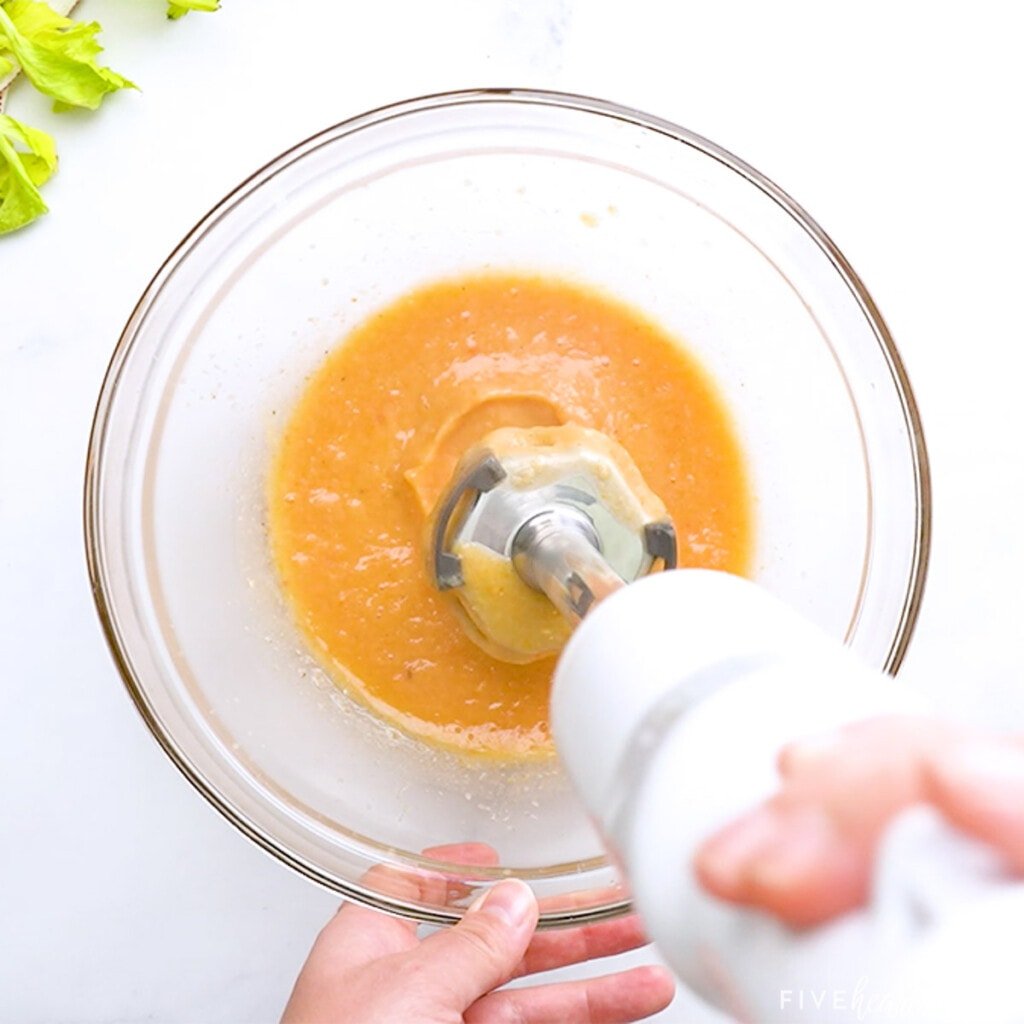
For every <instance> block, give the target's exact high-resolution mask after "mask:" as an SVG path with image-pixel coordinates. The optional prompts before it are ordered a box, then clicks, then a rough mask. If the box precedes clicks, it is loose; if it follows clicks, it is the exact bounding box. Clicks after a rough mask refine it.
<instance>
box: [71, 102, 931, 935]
mask: <svg viewBox="0 0 1024 1024" xmlns="http://www.w3.org/2000/svg"><path fill="white" fill-rule="evenodd" d="M482 268H493V269H501V270H515V269H523V270H527V271H535V272H536V271H540V272H545V273H551V274H553V275H559V276H562V277H567V278H570V279H573V280H577V281H582V282H585V283H589V284H592V285H596V286H598V287H601V288H605V289H607V290H608V291H610V292H612V293H613V294H615V295H617V296H619V297H620V298H622V299H624V300H626V301H627V302H630V303H632V304H634V305H636V306H637V307H639V308H641V309H643V310H645V311H647V313H648V314H650V315H651V316H652V317H654V318H655V319H656V320H657V321H659V322H660V323H661V324H662V325H663V326H665V327H666V328H668V329H669V330H670V331H673V332H675V333H676V334H677V335H678V337H680V338H681V339H683V340H684V342H685V344H686V345H687V346H688V347H689V349H690V350H691V351H692V352H694V353H696V355H697V356H698V357H699V358H700V359H701V360H702V361H703V362H704V364H705V366H706V367H707V368H708V369H709V371H710V372H711V373H712V374H713V375H714V376H715V378H716V379H717V380H718V382H719V385H720V388H721V392H722V394H723V396H724V399H725V401H726V402H727V404H728V405H729V407H730V408H731V410H732V413H733V415H734V417H735V421H736V423H737V425H738V428H739V431H740V433H741V436H742V438H743V442H744V444H745V445H746V449H747V452H748V454H749V465H750V472H751V478H752V481H753V487H754V491H755V495H756V514H757V547H756V558H755V565H754V571H753V575H754V578H755V579H757V580H758V581H760V582H762V583H763V584H764V585H766V586H767V587H769V588H770V589H771V590H773V591H775V592H776V593H777V594H779V595H780V596H782V597H783V598H784V599H786V600H787V601H789V602H790V603H791V604H792V605H794V606H795V607H796V608H797V609H799V610H800V611H801V612H803V613H804V614H805V615H807V616H809V617H810V618H812V619H814V620H815V621H817V622H818V623H820V624H821V625H822V626H824V627H825V628H826V629H827V630H829V631H831V632H832V633H834V634H835V635H837V636H841V637H844V638H845V639H846V641H847V642H848V643H849V645H850V646H851V647H853V648H854V649H855V650H856V651H857V652H859V654H860V655H861V656H862V658H863V659H864V660H865V661H867V662H868V663H870V664H871V665H873V666H875V667H877V668H880V669H886V670H889V671H895V669H896V668H897V667H898V665H899V663H900V660H901V658H902V656H903V653H904V651H905V649H906V646H907V643H908V641H909V639H910V634H911V631H912V629H913V625H914V620H915V617H916V614H917V608H918V604H919V601H920V598H921V589H922V585H923V581H924V575H925V565H926V561H927V551H928V523H929V494H928V475H927V461H926V456H925V448H924V442H923V438H922V434H921V428H920V423H919V420H918V416H917V412H916V409H915V405H914V400H913V396H912V394H911V391H910V387H909V384H908V382H907V378H906V374H905V373H904V370H903V367H902V366H901V364H900V359H899V356H898V354H897V352H896V349H895V347H894V346H893V343H892V339H891V338H890V336H889V333H888V331H887V329H886V327H885V324H884V323H883V322H882V319H881V317H880V316H879V314H878V311H877V310H876V308H875V306H874V304H873V302H872V301H871V298H870V296H869V295H868V294H867V292H866V291H865V289H864V287H863V285H862V284H861V282H860V280H859V279H858V278H857V276H856V274H855V273H854V272H853V270H852V269H851V268H850V266H849V265H848V263H847V262H846V260H845V259H844V258H843V256H842V254H841V253H840V252H839V251H838V250H837V249H836V247H835V246H834V245H833V244H832V242H831V241H830V240H829V239H828V237H827V236H826V235H825V234H824V233H823V232H822V231H821V229H820V228H819V227H818V226H817V225H816V224H815V223H814V222H813V221H812V220H811V218H810V217H809V216H808V215H807V214H806V213H805V212H804V211H803V210H801V209H800V207H799V206H797V204H796V203H794V202H793V200H791V199H790V198H789V197H788V196H787V195H786V194H785V193H783V192H782V191H781V190H779V189H778V188H777V187H776V186H775V185H773V184H772V183H771V182H770V181H768V180H766V179H765V178H764V177H763V176H762V175H760V174H759V173H758V172H757V171H755V170H754V169H753V168H751V167H749V166H748V165H746V164H744V163H743V162H742V161H741V160H739V159H737V158H736V157H734V156H732V155H731V154H729V153H727V152H725V151H723V150H722V149H720V148H719V147H717V146H715V145H713V144H712V143H710V142H708V141H706V140H705V139H702V138H699V137H697V136H695V135H693V134H692V133H690V132H687V131H685V130H684V129H682V128H679V127H677V126H675V125H672V124H669V123H667V122H664V121H661V120H658V119H657V118H653V117H650V116H648V115H645V114H641V113H639V112H637V111H633V110H627V109H624V108H622V107H618V106H615V105H613V104H610V103H605V102H600V101H597V100H591V99H585V98H582V97H577V96H566V95H560V94H555V93H540V92H526V91H514V90H513V91H509V90H492V91H475V92H463V93H450V94H446V95H441V96H432V97H427V98H424V99H419V100H414V101H411V102H408V103H403V104H399V105H397V106H392V107H387V108H384V109H381V110H377V111H374V112H372V113H369V114H365V115H363V116H361V117H357V118H354V119H353V120H350V121H346V122H344V123H343V124H339V125H336V126H335V127H333V128H330V129H328V130H326V131H324V132H322V133H320V134H319V135H316V136H314V137H313V138H311V139H308V140H307V141H305V142H302V143H300V144H299V145H297V146H295V147H294V148H293V149H291V150H289V151H288V152H287V153H284V154H283V155H282V156H280V157H278V158H277V159H276V160H274V161H273V162H272V163H270V164H268V165H267V166H266V167H264V168H263V169H262V170H260V171H258V172H257V173H256V174H254V175H253V176H252V177H251V178H249V180H248V181H246V182H244V183H243V184H242V185H240V186H239V187H238V188H237V189H236V190H235V191H234V192H232V193H231V194H230V195H229V196H228V197H227V198H225V199H224V200H223V201H222V202H221V203H220V204H219V205H218V206H217V207H216V208H215V209H213V210H212V211H211V212H210V213H209V214H207V216H206V217H204V218H203V220H202V221H200V223H199V224H198V225H197V226H196V227H195V228H194V229H193V230H192V231H191V232H190V233H189V234H188V236H187V237H186V238H185V239H184V241H183V242H182V243H181V244H180V245H179V246H178V248H177V249H176V250H175V251H174V252H173V253H172V254H171V256H170V257H169V258H168V260H167V261H166V263H165V264H164V265H163V266H162V267H161V268H160V270H159V271H158V272H157V274H156V276H155V277H154V278H153V280H152V282H151V283H150V285H149V287H148V288H147V289H146V291H145V293H144V295H143V296H142V298H141V299H140V301H139V303H138V306H137V307H136V309H135V311H134V312H133V313H132V315H131V318H130V319H129V321H128V324H127V326H126V327H125V330H124V333H123V335H122V337H121V339H120V342H119V344H118V346H117V350H116V352H115V354H114V357H113V360H112V362H111V365H110V369H109V372H108V374H107V378H106V381H105V382H104V385H103V390H102V393H101V395H100V399H99V405H98V408H97V412H96V420H95V425H94V430H93V435H92V440H91V445H90V451H89V459H88V468H87V479H86V496H85V501H86V516H85V521H86V542H87V549H88V559H89V568H90V572H91V575H92V583H93V588H94V592H95V595H96V602H97V606H98V609H99V614H100V617H101V619H102V621H103V625H104V628H105V630H106V633H107V637H108V639H109V642H110V645H111V647H112V649H113V652H114V655H115V658H116V660H117V664H118V667H119V669H120V671H121V674H122V676H123V678H124V681H125V684H126V686H127V687H128V690H129V692H130V694H131V696H132V699H133V700H134V701H135V703H136V705H137V707H138V708H139V711H140V712H141V713H142V715H143V717H144V719H145V720H146V723H147V725H148V726H149V728H150V729H151V730H152V732H153V734H154V736H155V737H156V738H157V740H158V741H159V742H160V744H161V746H162V747H163V748H164V750H165V751H166V752H167V754H168V755H169V756H170V757H171V758H172V760H173V761H174V762H175V763H176V764H177V765H178V767H179V768H180V769H181V771H182V772H183V773H184V774H185V776H186V777H187V778H188V779H189V781H191V782H192V784H193V785H194V786H195V787H196V789H198V790H199V791H200V792H201V793H202V794H203V795H204V796H205V797H206V798H207V799H208V800H209V801H210V802H211V803H212V804H213V805H214V806H215V807H216V808H217V809H218V810H219V811H220V812H221V813H222V814H224V816H225V817H227V818H228V819H229V820H230V821H232V822H233V823H234V824H235V825H236V826H237V827H238V828H239V829H241V830H242V831H243V832H245V833H246V834H247V835H248V836H250V837H251V838H252V839H253V840H255V841H256V842H258V843H259V844H260V845H261V846H263V847H264V848H265V849H267V850H268V851H270V852H271V853H273V854H274V855H275V856H276V857H278V858H279V859H280V860H282V861H283V862H285V863H286V864H289V865H291V866H292V867H293V868H295V869H297V870H298V871H300V872H302V873H303V874H305V875H307V876H308V877H310V878H312V879H315V880H316V881H318V882H321V883H323V884H324V885H327V886H329V887H331V888H333V889H335V890H337V891H339V892H341V893H344V894H345V895H346V896H348V897H351V898H353V899H356V900H359V901H361V902H363V903H366V904H369V905H373V906H377V907H380V908H383V909H386V910H389V911H391V912H393V913H397V914H401V915H405V916H408V917H410V918H415V919H419V920H426V921H432V922H435V923H447V922H452V921H455V920H457V919H458V917H459V916H460V914H461V913H462V910H463V908H464V907H465V906H467V905H468V903H469V902H470V901H472V900H473V899H474V897H475V896H476V895H477V893H478V892H479V891H480V889H481V887H485V886H487V885H488V884H490V883H491V882H493V881H494V880H496V879H499V878H501V877H504V876H507V875H510V874H514V875H517V876H519V877H521V878H523V879H525V880H526V881H528V882H529V883H530V884H532V885H533V886H534V888H535V889H536V891H537V893H538V896H539V897H540V898H541V899H542V900H543V901H544V903H543V906H544V913H543V916H542V923H543V924H545V925H559V924H567V923H582V922H584V921H588V920H596V919H600V918H602V917H607V916H611V915H613V914H616V913H619V912H622V911H623V910H625V909H626V908H627V907H628V905H629V900H628V893H627V892H626V891H625V889H624V887H623V886H622V885H620V883H619V879H618V878H617V875H616V872H615V870H614V869H613V867H612V866H611V865H610V864H609V863H608V861H607V860H606V859H605V858H604V856H603V853H602V848H601V844H600V842H599V838H598V836H597V834H596V832H595V830H594V829H593V827H592V826H591V824H590V823H589V821H588V820H587V818H586V816H585V814H584V813H583V812H582V810H581V809H580V807H579V805H578V803H577V801H576V799H575V797H574V795H573V793H572V791H571V789H570V787H569V785H568V783H567V781H566V779H565V778H564V776H563V775H562V773H561V771H560V769H559V767H558V765H557V764H556V763H552V764H547V765H536V764H534V765H521V766H509V765H502V764H500V763H497V762H484V761H471V760H464V759H460V758H459V757H458V756H457V755H454V754H449V753H445V752H441V751H436V750H432V749H428V748H426V747H424V746H422V745H420V744H419V743H417V742H415V741H413V740H410V739H408V738H407V737H405V736H404V735H402V734H399V733H397V732H396V731H395V730H393V729H391V728H389V727H388V726H386V725H385V724H383V723H382V722H380V721H378V720H376V719H374V718H373V717H372V716H370V715H368V714H367V713H366V712H365V711H363V710H362V709H361V708H359V707H357V706H355V705H354V704H353V703H352V702H351V701H349V700H348V699H347V698H346V697H345V696H344V695H343V694H341V693H340V692H339V691H338V690H337V689H336V687H334V686H333V685H332V684H331V682H330V681H329V680H328V679H327V678H326V677H325V675H324V674H323V672H322V671H321V670H320V668H319V667H318V666H317V664H316V662H315V661H314V660H313V659H312V658H311V657H310V655H309V653H308V652H307V650H306V649H305V646H304V643H303V641H302V639H301V638H300V636H299V634H298V632H297V630H296V629H295V628H294V626H293V624H292V621H291V619H290V616H289V612H288V610H287V608H286V606H285V604H284V602H283V600H282V597H281V595H280V593H279V592H278V588H277V584H276V581H275V578H274V574H273V570H272V566H271V562H270V558H269V555H268V545H267V539H266V536H265V528H266V511H265V497H264V491H265V473H266V468H267V465H268V459H269V455H270V452H271V450H272V448H273V446H274V443H275V438H276V436H277V433H278V431H279V429H280V427H281V424H282V421H283V420H285V419H286V417H287V416H288V413H289V411H290V408H291V407H292V405H293V403H294V402H295V400H296V398H297V396H298V395H299V393H300V392H301V390H302V387H303V384H304V382H305V380H306V379H307V378H308V376H309V374H310V373H311V372H312V371H313V370H314V369H315V368H316V367H317V365H318V364H319V363H320V361H321V360H322V359H323V357H324V355H325V354H326V352H327V351H328V350H329V349H330V348H331V347H332V346H334V345H335V344H337V342H338V341H339V340H340V339H341V338H342V337H343V336H344V335H345V333H346V331H348V330H349V329H350V328H351V327H352V326H353V325H355V324H356V323H357V322H359V321H360V320H361V319H362V318H364V317H365V316H367V315H368V314H369V313H370V312H371V311H373V310H374V309H375V308H378V307H380V306H381V305H383V304H386V303H387V302H389V301H390V300H392V299H393V298H394V297H396V296H397V295H398V294H400V293H402V292H405V291H407V290H408V289H410V288H412V287H414V286H416V285H418V284H421V283H424V282H427V281H431V280H434V279H437V278H441V277H444V276H448V275H453V274H459V273H461V272H465V271H469V270H479V269H482ZM685 628H686V624H685V623H680V632H681V636H683V637H685ZM463 841H475V842H481V843H486V844H488V845H489V846H491V847H493V848H494V849H495V850H496V851H497V859H498V863H497V864H496V865H492V866H481V867H475V868H468V867H465V866H460V865H459V864H457V863H452V862H450V861H449V860H446V859H445V857H446V856H447V855H446V854H437V855H433V856H431V855H424V854H422V853H421V852H420V851H422V850H423V849H424V848H428V847H434V846H437V845H440V844H448V843H459V842H463ZM372 869H377V870H372Z"/></svg>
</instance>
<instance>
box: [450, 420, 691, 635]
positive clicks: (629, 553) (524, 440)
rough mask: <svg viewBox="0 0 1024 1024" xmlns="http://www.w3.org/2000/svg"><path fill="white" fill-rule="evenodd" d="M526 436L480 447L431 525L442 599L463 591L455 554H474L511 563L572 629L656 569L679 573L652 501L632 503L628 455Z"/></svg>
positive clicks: (588, 435)
mask: <svg viewBox="0 0 1024 1024" xmlns="http://www.w3.org/2000/svg"><path fill="white" fill-rule="evenodd" d="M558 431H562V432H568V433H567V437H568V441H569V443H566V444H561V443H553V441H552V436H553V435H554V434H555V433H556V432H558ZM530 435H531V432H530V430H529V429H524V430H519V431H516V430H515V429H514V428H510V429H508V430H505V431H498V432H496V433H495V435H494V439H495V440H496V441H500V440H501V439H502V438H505V439H508V438H510V437H511V438H512V439H513V440H514V443H512V444H510V445H500V444H499V445H498V446H495V445H489V446H488V445H486V444H485V445H484V446H482V447H481V448H480V449H478V450H477V451H476V452H474V453H471V454H470V456H469V457H468V458H467V460H464V462H463V463H462V465H461V468H460V470H458V471H457V473H456V477H455V480H454V481H453V483H452V486H451V487H450V488H449V490H448V491H447V493H446V494H445V495H444V497H443V498H442V499H441V502H440V503H439V505H438V509H437V513H436V516H435V520H434V528H433V542H432V554H433V561H432V566H433V573H434V578H435V581H436V583H437V586H438V587H439V588H440V589H442V590H450V589H453V588H458V587H463V586H464V585H465V582H466V581H465V577H464V575H463V571H462V560H461V559H460V557H459V555H458V553H457V549H458V548H459V547H460V546H462V545H464V544H469V543H475V544H479V545H482V546H483V547H486V548H488V549H489V550H490V551H491V552H493V553H495V554H496V555H498V556H500V557H501V558H504V559H507V560H508V561H509V562H511V564H512V565H513V566H514V568H515V570H516V572H517V573H518V576H519V578H520V579H522V580H523V582H524V583H526V584H527V585H528V586H530V587H532V588H533V589H534V590H539V591H542V592H543V593H544V594H546V595H547V596H548V598H550V600H551V601H552V603H553V604H554V605H555V607H556V608H558V610H559V611H560V612H561V613H562V614H563V615H564V616H565V617H566V618H567V619H568V620H569V621H570V622H573V623H575V622H577V621H579V619H580V618H582V617H583V616H584V615H586V613H587V611H588V610H589V609H590V608H591V606H592V605H593V604H594V603H595V602H597V601H600V600H601V599H602V598H604V597H606V596H607V595H608V594H610V593H611V592H612V591H614V590H617V589H618V588H619V587H621V586H623V585H624V584H626V583H630V582H632V581H633V580H635V579H637V578H639V577H640V576H643V575H645V574H647V573H648V572H650V571H651V570H652V569H653V568H654V566H655V565H656V564H657V563H658V562H660V563H661V564H662V565H663V567H664V568H666V569H671V568H674V567H675V564H676V535H675V530H674V528H673V526H672V523H671V521H670V520H669V519H668V518H667V516H666V515H664V514H662V515H661V516H660V517H652V516H651V512H650V508H651V504H652V502H651V500H650V498H651V497H653V496H649V497H648V500H647V501H646V502H645V501H644V500H643V498H642V496H641V495H640V494H638V493H637V491H639V490H643V491H646V490H647V489H646V486H645V485H643V483H642V480H641V478H640V475H639V471H638V470H636V467H635V466H633V465H632V462H631V461H628V456H627V455H626V454H625V452H623V451H622V450H621V449H619V447H618V446H617V445H614V442H611V441H610V439H608V438H606V437H605V436H604V435H602V434H598V433H597V432H596V431H588V430H584V429H583V428H579V427H572V428H567V427H560V428H553V429H546V430H544V431H543V432H536V431H535V432H534V436H533V437H531V436H530ZM487 440H489V439H485V442H486V441H487ZM534 441H535V442H536V443H531V442H534ZM498 448H504V449H505V450H502V451H500V453H499V451H498ZM623 460H627V462H628V465H626V466H624V465H623ZM629 476H632V477H634V481H633V484H632V485H631V483H630V481H629V480H628V479H627V477H629ZM655 501H656V499H655ZM657 504H658V505H659V506H660V502H657ZM661 512H662V513H664V510H663V509H661Z"/></svg>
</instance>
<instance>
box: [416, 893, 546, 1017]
mask: <svg viewBox="0 0 1024 1024" xmlns="http://www.w3.org/2000/svg"><path fill="white" fill-rule="evenodd" d="M537 915H538V908H537V899H536V897H535V896H534V895H533V890H532V889H531V888H530V887H529V886H528V885H527V884H526V883H525V882H520V881H519V880H518V879H509V880H508V881H505V882H499V883H498V885H496V886H494V888H492V889H491V890H490V891H489V892H487V893H486V894H485V895H484V896H482V897H481V898H480V899H479V900H477V901H476V903H474V904H473V905H472V906H471V907H470V908H469V909H468V910H467V911H466V914H465V916H464V917H463V918H462V920H461V921H460V922H459V923H458V924H457V925H456V926H455V927H454V928H449V929H448V930H447V931H443V932H437V934H435V935H431V936H430V937H429V938H427V939H425V940H424V941H423V942H421V943H420V945H419V948H418V949H417V950H416V951H415V952H414V953H412V954H411V955H410V956H411V959H412V960H413V961H414V963H415V967H416V969H417V970H418V971H419V972H421V976H422V977H427V978H432V979H434V980H435V983H436V984H437V985H438V986H443V988H444V993H445V995H446V996H447V997H449V998H450V1000H451V1003H450V1005H451V1008H452V1009H455V1010H457V1011H458V1012H459V1013H461V1012H462V1011H463V1010H465V1009H466V1008H467V1007H468V1006H469V1005H470V1004H471V1003H474V1002H476V1000H477V999H479V998H480V997H481V996H482V995H484V994H485V993H487V992H490V991H491V990H492V989H495V988H497V987H498V986H499V985H502V984H504V983H505V982H506V981H508V979H509V978H510V977H512V974H513V972H514V971H515V969H516V967H517V966H518V965H519V961H520V960H522V958H523V954H524V953H525V952H526V947H527V946H529V944H530V939H532V938H533V931H534V928H536V926H537ZM455 1004H457V1005H455Z"/></svg>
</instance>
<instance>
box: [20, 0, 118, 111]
mask: <svg viewBox="0 0 1024 1024" xmlns="http://www.w3.org/2000/svg"><path fill="white" fill-rule="evenodd" d="M99 30H100V26H99V24H98V23H97V22H95V21H93V22H86V23H83V22H77V21H72V20H71V19H70V18H65V17H63V16H62V15H60V14H57V12H56V11H54V10H52V9H51V8H50V7H48V6H47V5H46V4H45V3H38V2H36V0H10V2H9V3H6V4H0V56H3V57H5V58H6V57H7V55H8V54H9V55H10V56H11V57H12V58H13V59H14V60H15V61H17V63H18V64H19V65H20V67H21V70H22V71H24V72H25V76H26V78H28V79H29V80H30V81H31V82H32V84H33V85H34V86H35V87H36V88H37V89H38V90H39V91H40V92H42V93H45V94H46V95H47V96H52V97H53V99H54V100H55V101H56V102H55V103H54V109H55V110H66V109H68V108H69V107H88V108H89V109H90V110H95V109H96V108H97V107H98V106H99V105H100V103H101V102H102V100H103V97H104V96H105V95H106V94H107V93H109V92H115V91H116V90H118V89H126V88H127V89H134V88H136V86H135V84H134V83H133V82H130V81H128V79H127V78H123V77H122V76H121V75H119V74H117V72H116V71H111V69H110V68H104V67H100V65H99V64H98V63H97V62H96V58H97V57H98V56H99V54H100V53H101V52H102V50H103V47H102V46H100V44H99V43H98V42H97V41H96V35H97V33H98V32H99Z"/></svg>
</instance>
